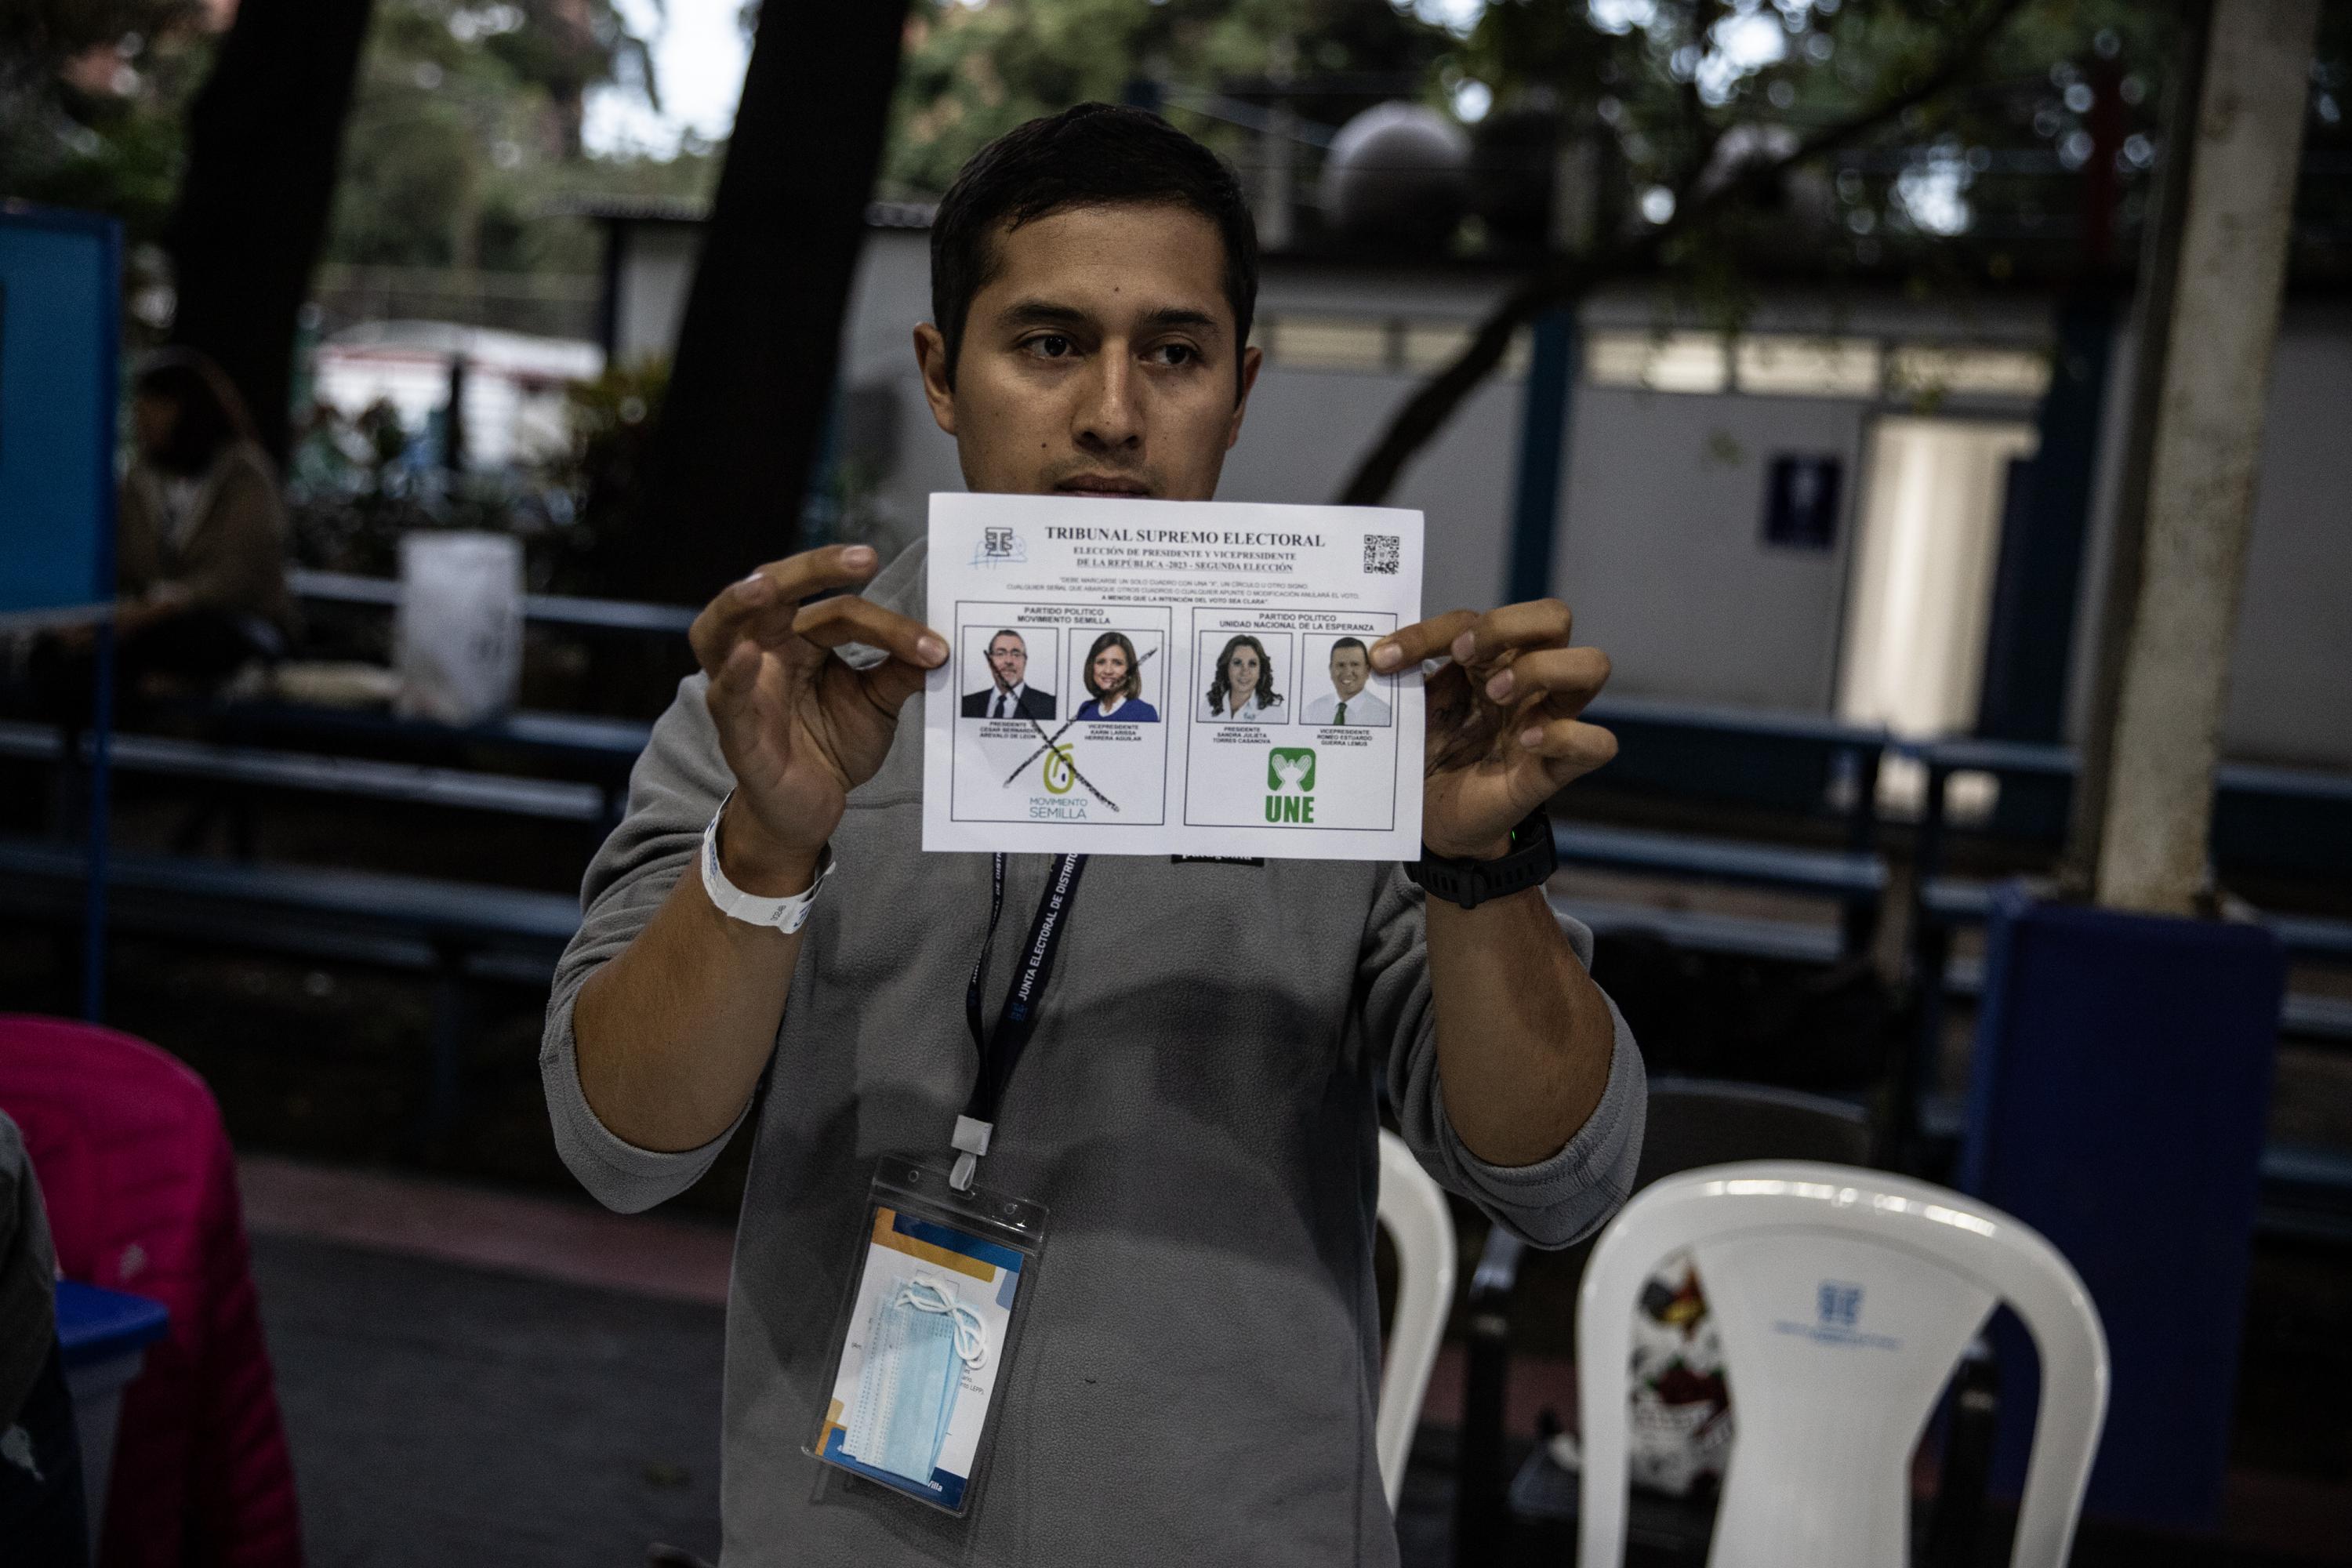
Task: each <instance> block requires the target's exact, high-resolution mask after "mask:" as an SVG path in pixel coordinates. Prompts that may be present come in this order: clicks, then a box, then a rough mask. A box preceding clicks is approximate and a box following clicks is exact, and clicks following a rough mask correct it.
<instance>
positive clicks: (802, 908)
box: [702, 790, 834, 936]
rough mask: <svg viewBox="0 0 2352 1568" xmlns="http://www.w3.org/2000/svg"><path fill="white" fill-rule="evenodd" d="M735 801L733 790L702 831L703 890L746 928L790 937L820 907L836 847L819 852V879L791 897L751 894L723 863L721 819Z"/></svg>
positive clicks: (832, 867)
mask: <svg viewBox="0 0 2352 1568" xmlns="http://www.w3.org/2000/svg"><path fill="white" fill-rule="evenodd" d="M734 798H735V792H734V791H733V790H729V791H728V792H727V799H726V800H722V801H720V802H719V809H718V810H717V811H714V812H712V813H711V814H710V825H709V826H707V827H705V828H704V829H703V830H702V890H703V892H704V893H705V894H706V895H707V896H708V897H709V900H710V901H711V903H712V904H713V905H715V906H716V907H717V909H718V910H719V913H720V914H722V915H725V916H727V917H728V918H729V919H730V920H739V921H742V922H743V923H744V924H746V925H755V926H770V927H772V928H774V929H775V930H777V931H782V933H783V934H784V935H786V936H790V935H792V934H793V932H794V931H798V930H800V929H801V927H803V926H804V925H806V924H807V923H808V918H809V910H812V909H813V908H814V907H815V905H816V896H817V894H818V893H820V892H822V891H823V890H824V881H825V879H826V878H828V877H830V876H832V875H833V870H834V858H833V846H832V845H830V844H828V845H826V846H825V847H824V849H823V850H821V851H819V852H818V855H817V858H816V879H815V880H814V881H812V882H811V883H809V885H808V886H807V887H806V888H804V889H802V890H801V891H799V892H797V893H794V894H793V895H792V896H790V897H789V898H782V899H763V898H761V897H760V895H759V894H757V893H747V892H745V891H744V890H743V889H740V888H739V887H737V886H736V885H735V884H734V883H732V882H730V881H729V880H728V879H727V873H726V872H725V871H724V870H723V869H721V868H720V867H719V818H721V817H723V816H726V815H727V804H728V801H731V800H733V799H734Z"/></svg>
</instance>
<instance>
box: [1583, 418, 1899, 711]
mask: <svg viewBox="0 0 2352 1568" xmlns="http://www.w3.org/2000/svg"><path fill="white" fill-rule="evenodd" d="M1867 413H1868V405H1866V404H1863V403H1858V402H1847V401H1843V400H1832V399H1827V398H1762V397H1735V396H1699V395H1678V394H1673V393H1661V392H1639V391H1624V390H1618V389H1614V388H1602V387H1595V386H1592V385H1590V384H1580V385H1579V386H1578V387H1577V388H1576V391H1575V393H1574V398H1573V405H1572V407H1571V410H1570V431H1571V437H1570V447H1569V461H1568V474H1567V476H1566V485H1565V489H1566V498H1567V499H1566V501H1565V503H1564V505H1563V506H1562V508H1561V512H1560V521H1559V535H1558V540H1557V542H1556V543H1555V546H1554V553H1553V583H1554V586H1555V588H1556V591H1557V592H1558V593H1559V595H1560V597H1561V598H1563V599H1565V600H1567V601H1568V603H1569V605H1570V608H1572V609H1573V610H1574V611H1575V612H1576V629H1577V638H1578V640H1579V641H1581V642H1591V643H1593V644H1595V645H1597V646H1599V647H1605V648H1607V649H1608V650H1609V657H1610V660H1611V662H1612V665H1613V666H1614V668H1615V674H1614V675H1613V676H1612V678H1611V680H1610V689H1611V690H1612V692H1615V693H1618V694H1620V695H1622V696H1628V697H1654V698H1664V699H1670V700H1679V701H1691V702H1715V703H1727V704H1733V705H1751V706H1757V707H1764V708H1793V709H1805V710H1813V711H1827V710H1828V709H1829V707H1830V703H1831V696H1832V678H1833V676H1834V674H1835V671H1836V659H1837V644H1838V628H1839V624H1840V621H1841V619H1842V610H1841V606H1842V605H1843V591H1844V580H1845V574H1846V563H1847V561H1848V560H1849V558H1850V556H1851V553H1852V546H1853V519H1854V516H1855V510H1854V494H1855V492H1856V490H1858V489H1860V487H1861V483H1862V479H1863V475H1862V431H1863V421H1864V417H1865V416H1866V415H1867ZM1782 452H1790V453H1815V452H1832V453H1835V454H1837V455H1838V456H1839V457H1840V458H1842V459H1843V465H1844V487H1843V495H1842V497H1841V500H1840V501H1839V512H1840V517H1839V527H1838V539H1837V545H1836V548H1834V549H1832V550H1827V551H1811V550H1790V549H1785V548H1779V547H1773V546H1768V545H1766V544H1765V543H1764V542H1763V521H1764V499H1765V493H1764V487H1765V479H1766V475H1767V472H1768V468H1769V462H1770V459H1771V458H1773V457H1774V456H1775V455H1776V454H1779V453H1782Z"/></svg>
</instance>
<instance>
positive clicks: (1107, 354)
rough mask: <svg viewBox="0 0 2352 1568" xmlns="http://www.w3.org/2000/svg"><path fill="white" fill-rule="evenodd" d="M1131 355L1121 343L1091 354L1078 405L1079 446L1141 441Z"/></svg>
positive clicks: (1109, 447)
mask: <svg viewBox="0 0 2352 1568" xmlns="http://www.w3.org/2000/svg"><path fill="white" fill-rule="evenodd" d="M1138 391H1139V387H1138V385H1137V384H1136V376H1135V367H1134V362H1133V360H1132V358H1131V357H1130V356H1129V354H1128V353H1127V352H1126V350H1125V348H1124V347H1123V346H1121V345H1116V344H1107V345H1105V348H1104V351H1103V353H1099V354H1097V355H1096V356H1095V366H1094V374H1093V375H1092V376H1091V377H1089V378H1088V382H1087V392H1086V396H1085V399H1084V401H1083V402H1081V403H1080V405H1078V411H1077V428H1076V431H1074V432H1073V434H1074V435H1075V436H1076V439H1077V443H1078V445H1079V446H1081V447H1086V448H1087V449H1088V450H1091V451H1115V450H1123V449H1125V450H1131V449H1133V448H1135V447H1140V446H1142V445H1143V419H1142V415H1141V411H1140V410H1139V408H1138V407H1137V406H1136V395H1137V393H1138Z"/></svg>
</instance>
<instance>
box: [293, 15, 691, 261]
mask: <svg viewBox="0 0 2352 1568" xmlns="http://www.w3.org/2000/svg"><path fill="white" fill-rule="evenodd" d="M583 20H584V23H585V25H584V26H583V25H582V22H583ZM616 76H625V77H629V78H632V79H639V80H643V81H645V82H646V84H647V86H648V89H649V90H650V89H651V86H652V79H651V77H650V74H649V73H648V72H647V69H646V57H645V45H644V42H643V40H641V39H638V38H636V37H634V36H632V35H631V34H629V33H628V31H627V30H626V28H625V26H623V25H622V24H621V21H620V19H619V17H618V15H617V13H615V12H614V10H613V9H612V6H611V5H610V3H609V0H593V4H592V5H588V6H587V7H585V8H584V9H583V8H579V7H574V6H572V5H564V4H562V3H561V0H526V3H525V4H520V5H516V4H496V5H460V4H456V3H454V0H377V3H376V12H375V21H374V26H373V32H372V34H371V36H370V37H369V39H368V47H367V53H366V56H365V58H364V60H363V62H362V67H361V79H360V81H359V84H358V91H357V93H356V94H355V97H354V100H353V103H352V117H351V122H350V124H349V125H348V127H347V128H346V130H345V133H344V139H343V170H342V177H341V184H340V188H339V191H338V195H337V202H336V209H335V218H334V224H333V227H332V230H331V233H330V236H329V239H328V245H327V257H328V259H330V260H333V261H342V262H352V263H359V264H372V265H379V266H406V267H435V268H444V267H455V268H484V269H487V270H491V271H533V270H546V271H564V272H583V271H587V270H589V269H591V268H593V266H594V264H595V250H594V237H593V235H592V234H591V233H589V231H588V229H587V227H586V226H585V225H583V224H582V223H580V222H578V221H577V220H572V219H565V218H561V217H551V216H548V212H547V209H548V208H549V207H550V206H551V205H555V204H556V203H557V202H559V201H560V199H561V198H562V197H564V196H566V195H580V194H592V193H593V194H598V195H609V194H635V195H680V196H699V195H703V194H705V193H706V192H707V190H708V189H709V182H710V181H711V179H712V178H714V177H715V175H716V163H717V160H716V159H715V158H714V157H712V156H711V155H710V154H709V150H708V149H688V151H686V152H684V153H681V154H680V155H679V156H678V157H677V159H675V160H668V161H656V160H652V159H626V160H604V159H594V160H591V159H586V158H583V156H582V155H581V151H580V116H581V103H582V95H583V92H584V91H585V89H586V88H587V87H588V86H589V85H590V84H592V83H594V82H597V81H602V80H607V79H614V78H615V77H616Z"/></svg>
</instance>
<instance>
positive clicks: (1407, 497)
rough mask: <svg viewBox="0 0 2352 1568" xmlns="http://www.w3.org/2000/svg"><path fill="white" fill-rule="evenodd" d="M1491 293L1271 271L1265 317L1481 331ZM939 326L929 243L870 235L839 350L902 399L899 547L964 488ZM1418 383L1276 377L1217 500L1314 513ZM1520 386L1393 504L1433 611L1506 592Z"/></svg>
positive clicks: (855, 382) (1446, 441)
mask: <svg viewBox="0 0 2352 1568" xmlns="http://www.w3.org/2000/svg"><path fill="white" fill-rule="evenodd" d="M1493 287H1494V285H1493V284H1492V283H1489V282H1479V281H1469V282H1454V281H1445V280H1439V281H1434V282H1429V281H1421V280H1417V279H1409V278H1408V279H1399V278H1396V277H1392V276H1387V275H1381V274H1365V275H1356V274H1339V275H1334V274H1331V273H1329V272H1320V273H1317V274H1314V275H1301V274H1299V273H1297V272H1295V271H1288V270H1285V271H1278V272H1270V273H1269V275H1268V277H1267V278H1266V279H1265V285H1264V287H1263V288H1262V289H1261V293H1260V299H1259V310H1260V311H1261V313H1273V312H1276V311H1280V310H1298V309H1302V308H1303V309H1311V310H1316V311H1319V312H1325V313H1330V314H1336V315H1344V314H1349V313H1356V314H1362V315H1368V316H1369V315H1382V316H1387V315H1411V316H1414V317H1416V318H1419V317H1439V318H1459V319H1461V320H1464V321H1470V320H1475V318H1476V316H1477V313H1478V312H1479V310H1482V309H1484V307H1485V303H1486V296H1487V294H1488V293H1489V292H1491V290H1492V289H1493ZM929 319H930V252H929V235H928V234H925V233H921V232H919V231H915V230H903V229H878V230H876V231H874V232H872V233H869V234H868V235H867V236H866V248H865V252H864V255H863V257H862V258H861V260H860V262H859V265H858V275H857V285H856V291H855V294H854V296H853V298H852V300H851V304H850V314H849V323H848V327H847V333H846V338H845V342H844V345H843V350H844V352H843V360H842V371H843V376H844V379H845V381H846V382H847V383H848V384H850V385H852V386H863V385H874V384H887V385H888V386H890V387H891V388H892V389H893V390H894V392H895V394H896V395H897V397H898V442H897V447H898V450H897V461H896V464H895V466H894V468H893V470H892V472H891V473H890V475H889V477H888V479H887V480H886V482H885V483H884V485H883V487H882V494H881V499H882V501H883V504H884V507H885V509H886V513H887V516H888V517H889V519H890V521H891V524H892V527H893V530H894V532H895V534H896V538H897V540H898V541H905V540H911V539H912V538H914V537H915V536H916V535H917V534H918V533H919V532H920V531H921V529H922V524H923V518H924V515H925V510H926V507H927V505H928V498H929V495H930V493H931V492H932V491H933V490H953V489H961V488H962V483H963V480H962V475H961V471H960V470H959V469H958V468H957V466H956V458H955V443H954V442H953V441H951V440H950V439H949V438H948V437H946V436H945V435H943V434H942V433H941V432H940V428H939V426H938V425H937V424H936V423H934V422H933V420H932V418H931V415H930V409H929V406H928V405H926V404H925V403H924V401H923V395H922V382H921V378H920V376H919V374H917V372H916V369H915V355H914V348H913V344H912V333H913V331H914V328H915V325H916V323H918V322H919V321H928V320H929ZM1419 384H1420V382H1419V379H1418V377H1415V376H1411V375H1402V374H1379V373H1357V372H1345V371H1286V370H1282V369H1279V368H1276V367H1269V368H1268V369H1267V370H1266V371H1265V374H1262V375H1261V376H1260V377H1259V378H1258V383H1257V387H1256V390H1255V392H1254V393H1253V394H1252V395H1251V398H1250V408H1249V415H1248V417H1247V419H1246V420H1245V421H1244V425H1243V428H1242V437H1241V441H1240V444H1239V445H1237V446H1236V447H1234V450H1233V452H1232V453H1231V454H1230V455H1229V456H1228V457H1227V458H1226V460H1225V471H1224V479H1223V484H1222V486H1221V487H1220V489H1219V490H1218V494H1219V496H1220V497H1221V498H1223V500H1258V501H1286V502H1294V503H1301V504H1316V503H1321V502H1325V501H1328V500H1331V498H1332V496H1333V495H1334V494H1335V493H1336V492H1337V491H1338V489H1339V486H1340V485H1341V483H1343V482H1344V481H1345V479H1347V476H1348V474H1349V472H1350V471H1351V470H1352V468H1354V466H1355V463H1356V460H1357V458H1360V456H1361V455H1362V454H1363V452H1364V451H1365V450H1366V449H1367V448H1368V447H1370V444H1371V442H1372V440H1373V439H1374V437H1376V436H1377V435H1378V433H1379V431H1380V429H1381V426H1382V425H1384V424H1385V423H1386V421H1387V419H1388V418H1389V416H1390V415H1391V413H1393V411H1394V410H1395V409H1396V407H1397V406H1398V405H1400V404H1401V403H1402V401H1403V399H1404V398H1405V397H1407V396H1409V395H1411V393H1412V390H1413V388H1414V387H1416V386H1418V385H1419ZM1518 406H1519V388H1518V383H1517V381H1514V380H1508V379H1503V378H1498V379H1497V380H1496V381H1494V382H1491V383H1489V384H1487V385H1486V387H1484V388H1482V389H1481V390H1480V391H1479V392H1478V393H1477V394H1476V395H1475V396H1474V397H1472V399H1471V400H1470V402H1469V403H1468V404H1467V405H1465V407H1464V409H1463V411H1462V413H1461V415H1460V416H1458V417H1456V419H1455V420H1454V423H1453V424H1452V425H1451V426H1449V427H1448V428H1447V430H1446V432H1445V434H1444V436H1443V437H1441V438H1440V439H1439V440H1438V441H1437V443H1436V444H1435V445H1434V446H1433V447H1431V448H1430V449H1429V450H1428V451H1426V452H1424V453H1423V454H1422V457H1421V458H1420V460H1419V461H1418V462H1417V463H1416V464H1415V465H1414V466H1413V467H1412V468H1410V469H1408V470H1407V471H1406V473H1405V476H1404V479H1403V482H1402V484H1401V485H1400V486H1399V487H1398V489H1397V493H1396V495H1395V497H1394V498H1393V504H1395V505H1397V506H1403V507H1417V508H1419V509H1421V510H1423V511H1424V512H1425V513H1426V514H1427V516H1428V527H1429V536H1428V537H1429V547H1428V549H1427V551H1426V552H1425V554H1426V559H1427V561H1428V563H1429V564H1428V570H1427V572H1426V574H1425V577H1424V581H1423V601H1424V603H1425V604H1426V605H1428V606H1430V607H1432V608H1447V609H1450V608H1452V607H1454V605H1489V604H1493V603H1495V602H1496V599H1497V597H1498V596H1499V595H1500V594H1501V593H1502V589H1503V580H1504V573H1505V562H1506V558H1507V549H1508V536H1509V511H1510V494H1511V479H1512V473H1513V465H1514V463H1515V461H1516V455H1517V449H1518Z"/></svg>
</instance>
